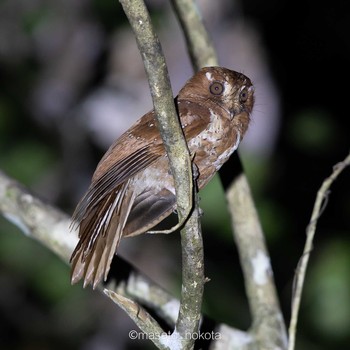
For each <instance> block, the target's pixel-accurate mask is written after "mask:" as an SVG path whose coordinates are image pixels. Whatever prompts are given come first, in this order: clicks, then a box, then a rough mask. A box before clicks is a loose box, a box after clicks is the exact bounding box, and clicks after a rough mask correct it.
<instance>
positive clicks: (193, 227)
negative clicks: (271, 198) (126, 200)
mask: <svg viewBox="0 0 350 350" xmlns="http://www.w3.org/2000/svg"><path fill="white" fill-rule="evenodd" d="M120 3H121V4H122V6H123V9H124V12H125V14H126V15H127V17H128V20H129V22H130V25H131V27H132V29H133V31H134V33H135V37H136V40H137V44H138V47H139V51H140V54H141V56H142V59H143V62H144V66H145V70H146V73H147V77H148V81H149V85H150V90H151V95H152V99H153V105H154V109H155V114H156V117H157V121H158V124H159V130H160V133H161V136H162V139H163V142H164V145H165V149H166V152H167V155H168V157H169V162H170V167H171V171H172V174H173V177H174V181H175V188H176V195H177V210H178V215H179V222H180V223H181V224H182V223H183V222H184V221H186V220H187V219H188V221H187V222H186V224H185V227H184V229H183V230H182V231H181V246H182V291H181V303H180V310H179V316H178V319H177V322H176V327H175V330H174V333H173V334H172V335H171V337H173V339H172V340H170V341H173V342H176V341H179V342H180V344H181V348H182V349H191V348H192V347H193V344H194V338H193V337H188V336H186V334H188V333H195V332H198V328H199V320H200V317H201V305H202V295H203V288H204V263H203V243H202V236H201V229H200V220H199V214H198V205H197V194H196V193H195V191H193V178H192V164H191V159H190V156H189V152H188V149H187V143H186V141H185V138H184V136H183V133H182V129H181V126H180V123H179V119H178V116H177V114H176V110H175V105H174V102H173V93H172V91H171V87H170V81H169V77H168V72H167V68H166V64H165V58H164V55H163V53H162V49H161V45H160V43H159V40H158V37H157V35H156V33H155V31H154V29H153V26H152V23H151V20H150V17H149V14H148V11H147V8H146V6H145V4H144V2H143V1H142V0H120ZM193 198H194V201H193ZM192 209H193V210H192ZM191 211H192V214H191V215H190V213H191ZM189 215H190V216H189Z"/></svg>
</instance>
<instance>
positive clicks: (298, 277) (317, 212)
mask: <svg viewBox="0 0 350 350" xmlns="http://www.w3.org/2000/svg"><path fill="white" fill-rule="evenodd" d="M349 165H350V153H349V154H348V155H347V157H346V158H345V159H344V160H343V161H342V162H340V163H338V164H336V165H335V166H334V167H333V172H332V174H331V175H330V176H329V177H328V178H327V179H325V180H324V181H323V183H322V186H321V187H320V189H319V190H318V192H317V196H316V201H315V204H314V208H313V210H312V214H311V219H310V223H309V225H308V226H307V228H306V242H305V246H304V251H303V255H302V257H301V258H300V261H299V263H298V267H297V270H296V273H295V277H294V278H295V280H294V290H293V300H292V315H291V320H290V325H289V344H288V350H294V347H295V335H296V330H297V322H298V314H299V308H300V302H301V295H302V291H303V286H304V280H305V274H306V269H307V265H308V262H309V257H310V253H311V250H312V242H313V239H314V236H315V232H316V225H317V221H318V219H319V218H320V216H321V214H322V212H323V210H324V208H325V203H327V201H328V195H329V188H330V187H331V185H332V184H333V182H334V181H335V179H336V178H337V177H338V176H339V175H340V173H341V172H342V171H343V170H344V169H345V168H346V167H347V166H349Z"/></svg>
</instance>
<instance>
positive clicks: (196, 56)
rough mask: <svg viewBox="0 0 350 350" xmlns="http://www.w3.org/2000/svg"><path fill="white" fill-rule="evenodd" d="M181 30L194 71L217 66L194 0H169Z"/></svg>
mask: <svg viewBox="0 0 350 350" xmlns="http://www.w3.org/2000/svg"><path fill="white" fill-rule="evenodd" d="M171 2H172V4H173V7H174V9H175V12H176V14H177V17H178V19H179V22H180V24H181V27H182V30H183V32H184V35H185V39H186V43H187V49H188V52H189V54H190V57H191V60H192V65H193V68H194V70H195V71H197V70H199V69H200V68H202V67H209V66H217V65H218V59H217V55H216V52H215V49H214V46H213V44H212V41H211V39H210V37H209V34H208V32H207V30H206V29H205V27H204V24H203V22H202V19H201V17H200V12H199V10H198V8H197V5H196V3H195V1H194V0H171Z"/></svg>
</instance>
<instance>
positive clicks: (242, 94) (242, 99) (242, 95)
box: [239, 87, 248, 103]
mask: <svg viewBox="0 0 350 350" xmlns="http://www.w3.org/2000/svg"><path fill="white" fill-rule="evenodd" d="M247 100H248V89H247V88H246V87H244V88H243V89H242V90H241V92H240V93H239V101H240V102H241V103H244V102H246V101H247Z"/></svg>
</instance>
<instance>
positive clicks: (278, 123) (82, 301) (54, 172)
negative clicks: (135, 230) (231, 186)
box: [0, 0, 350, 350]
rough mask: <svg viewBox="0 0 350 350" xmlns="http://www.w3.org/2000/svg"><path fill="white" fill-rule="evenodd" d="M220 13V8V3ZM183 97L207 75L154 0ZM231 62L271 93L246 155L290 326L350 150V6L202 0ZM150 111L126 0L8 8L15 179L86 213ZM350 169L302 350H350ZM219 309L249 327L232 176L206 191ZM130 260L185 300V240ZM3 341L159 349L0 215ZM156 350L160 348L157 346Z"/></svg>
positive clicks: (0, 113)
mask: <svg viewBox="0 0 350 350" xmlns="http://www.w3.org/2000/svg"><path fill="white" fill-rule="evenodd" d="M213 3H214V5H213ZM147 4H148V5H149V8H150V11H151V13H152V18H153V19H154V22H155V24H156V26H157V30H158V32H159V35H160V38H161V40H162V44H163V48H164V52H165V55H166V58H167V61H168V63H169V72H170V76H171V79H172V83H173V86H174V92H175V93H176V92H177V91H178V89H179V88H180V87H181V85H183V83H184V82H185V81H186V79H187V78H188V77H189V76H190V75H191V74H192V73H191V68H190V63H189V60H188V58H187V56H186V53H185V50H184V44H183V41H182V37H181V33H180V30H179V28H178V26H177V24H176V21H175V20H174V17H173V15H172V14H171V8H169V6H168V5H167V2H166V1H160V0H159V1H149V2H147ZM199 4H200V7H201V9H202V13H203V17H204V20H205V23H206V25H207V27H208V29H209V31H210V33H211V35H212V36H213V40H214V43H215V45H216V47H217V48H218V51H219V57H220V62H222V64H223V65H225V66H227V67H229V68H232V69H236V70H240V71H243V72H244V73H245V74H247V75H248V76H250V77H251V78H252V80H253V82H254V83H255V85H256V95H257V103H256V106H255V111H256V112H255V113H254V114H253V116H252V117H253V118H252V119H253V120H252V123H251V126H250V130H249V134H248V135H247V137H246V139H245V141H244V142H243V145H242V147H241V158H242V162H243V164H244V166H245V169H246V173H247V176H248V178H249V180H250V183H251V185H252V189H253V194H254V197H255V199H256V202H257V207H258V210H259V214H260V217H261V220H262V223H263V227H264V230H265V233H266V239H267V244H268V247H269V251H270V253H271V259H272V265H273V269H274V274H275V279H276V284H277V288H278V291H279V296H280V300H281V304H282V308H283V312H284V315H285V319H286V321H287V322H288V321H289V316H290V300H291V288H292V280H293V273H294V270H295V268H296V265H297V262H298V259H299V257H300V255H301V252H302V249H303V244H304V241H305V228H306V226H307V224H308V221H309V218H310V215H311V211H312V207H313V203H314V200H315V196H316V192H317V190H318V188H319V187H320V185H321V183H322V181H323V179H324V178H325V177H327V176H328V175H329V174H330V173H331V170H332V166H333V165H334V164H336V163H337V162H338V161H340V160H342V159H344V158H345V156H346V154H347V153H348V151H349V127H348V124H349V123H348V120H347V119H348V114H349V113H348V110H347V109H348V99H349V98H348V91H349V89H348V87H347V83H348V81H349V70H348V62H349V58H350V57H349V51H350V50H349V45H350V42H349V40H348V32H349V25H348V23H349V22H350V18H349V17H350V15H349V12H347V11H346V10H345V4H346V2H345V1H340V0H334V1H332V2H327V3H323V2H319V1H316V0H308V1H275V0H268V1H264V2H261V1H256V0H246V1H242V2H241V3H238V2H234V1H229V0H226V1H217V2H210V1H200V2H199ZM149 108H151V100H150V97H149V93H148V90H147V82H146V80H145V76H144V72H143V67H142V62H141V60H140V58H139V57H138V53H137V49H136V46H135V42H134V38H133V36H132V33H131V32H130V29H129V27H128V24H127V22H126V20H125V17H124V15H123V13H122V9H121V6H120V5H119V3H118V2H116V1H109V0H103V1H97V0H96V1H87V0H86V1H78V0H76V1H62V2H60V4H59V5H58V3H56V2H54V1H39V0H36V1H31V2H30V3H28V2H27V1H25V0H7V1H6V0H3V1H1V2H0V169H1V170H3V171H5V172H6V173H7V174H8V175H10V176H12V177H14V178H15V179H17V180H18V181H20V182H22V183H24V184H25V185H26V186H28V187H29V188H31V190H32V191H34V192H35V193H37V194H38V195H39V196H40V197H42V198H45V199H46V200H48V201H49V202H51V203H53V204H55V205H57V206H58V207H60V208H62V210H64V211H66V212H67V213H72V211H73V210H74V206H75V205H76V203H77V201H78V199H79V197H80V196H81V195H82V193H83V192H84V190H85V189H86V188H87V186H88V184H89V179H90V177H91V174H92V172H93V170H94V167H95V166H96V164H97V162H98V160H99V159H100V157H101V156H102V155H103V153H104V151H105V150H106V148H107V147H108V145H109V144H110V143H111V142H112V141H113V139H115V138H117V137H118V136H119V135H120V134H121V133H122V132H123V131H125V130H126V129H127V127H128V126H129V125H130V124H131V123H132V121H133V120H135V119H137V117H139V116H140V115H141V114H142V113H144V112H147V111H148V109H149ZM349 180H350V172H349V170H346V171H345V172H344V173H343V174H342V175H341V176H340V178H339V179H338V180H337V181H336V182H335V183H334V185H333V186H332V191H331V194H330V200H329V203H328V205H327V208H326V210H325V212H324V213H323V215H322V217H321V219H320V221H319V224H318V228H317V233H316V238H315V242H314V249H313V251H312V255H311V260H310V266H309V270H308V274H307V277H306V285H305V291H304V294H303V300H302V306H301V314H300V318H299V328H298V336H297V339H298V342H297V348H298V349H322V350H323V349H345V348H348V347H349V345H350V332H349V329H350V298H349V296H350V239H349V232H350V190H349ZM201 197H202V208H203V210H204V218H203V231H204V242H205V254H206V275H207V276H208V277H210V278H211V282H210V283H208V284H207V285H206V291H205V302H204V309H205V312H206V313H207V314H208V315H210V316H211V317H212V318H213V319H216V320H218V321H222V322H225V323H227V324H229V325H232V326H235V327H240V328H243V329H246V328H248V327H249V324H250V318H249V312H248V308H247V303H246V298H245V294H244V285H243V280H242V276H241V271H240V267H239V261H238V257H237V252H236V249H235V247H234V245H233V243H232V234H231V230H230V223H229V219H228V216H227V214H226V212H225V201H224V198H223V194H222V189H221V187H220V184H219V183H218V181H217V179H216V180H215V181H213V183H212V184H211V185H210V186H208V188H207V189H206V190H205V191H203V193H202V194H201ZM120 254H121V255H122V256H125V257H126V259H128V260H130V261H132V262H133V263H134V264H135V265H136V266H141V267H142V270H143V271H144V272H145V273H146V274H148V275H150V276H151V277H152V278H153V279H154V280H156V281H159V283H160V284H161V285H163V286H164V287H165V288H167V289H168V290H170V291H172V293H174V294H175V295H179V288H180V283H181V282H180V270H181V265H180V261H181V257H180V247H179V236H178V234H172V235H170V236H158V237H155V236H146V235H144V236H141V237H137V238H133V239H129V240H125V242H123V244H122V246H121V248H120ZM0 285H1V291H0V322H1V328H0V329H1V330H0V346H1V348H4V349H56V348H57V349H59V348H62V347H64V348H66V349H126V348H130V349H132V348H140V349H141V348H145V347H146V344H147V345H149V344H148V343H145V342H142V341H140V342H137V341H130V340H129V339H128V332H129V331H130V330H132V329H137V328H136V326H134V325H133V323H132V322H131V321H130V320H129V319H128V318H127V316H125V315H124V313H123V312H122V311H120V310H118V309H117V308H114V307H113V308H112V307H111V305H110V304H109V302H108V301H107V300H106V299H105V298H103V297H102V296H100V295H99V294H98V293H93V292H92V291H90V290H89V289H87V290H82V288H81V286H80V285H78V286H74V287H71V286H70V284H69V268H68V267H67V266H66V265H64V264H63V263H62V262H61V261H60V260H59V259H58V258H56V257H55V256H54V255H53V254H51V253H50V252H48V251H46V250H45V249H44V248H43V247H42V246H40V245H39V244H38V243H36V242H33V241H31V240H29V239H28V238H26V237H25V236H23V234H22V233H21V232H20V231H19V230H18V229H17V228H16V227H14V226H12V225H11V224H10V223H8V222H7V221H6V220H5V219H4V218H2V217H1V218H0ZM149 346H150V348H152V345H149Z"/></svg>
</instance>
